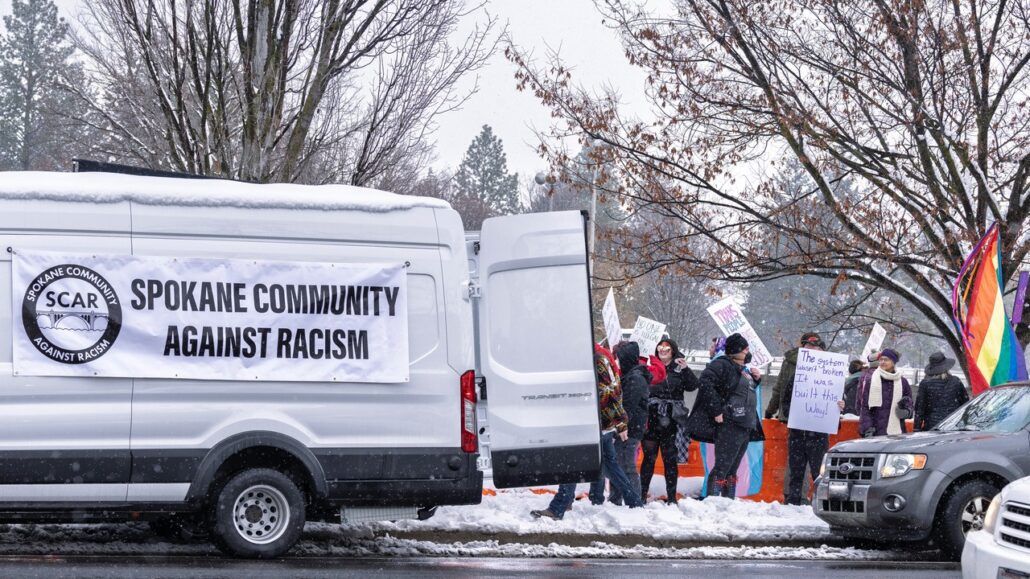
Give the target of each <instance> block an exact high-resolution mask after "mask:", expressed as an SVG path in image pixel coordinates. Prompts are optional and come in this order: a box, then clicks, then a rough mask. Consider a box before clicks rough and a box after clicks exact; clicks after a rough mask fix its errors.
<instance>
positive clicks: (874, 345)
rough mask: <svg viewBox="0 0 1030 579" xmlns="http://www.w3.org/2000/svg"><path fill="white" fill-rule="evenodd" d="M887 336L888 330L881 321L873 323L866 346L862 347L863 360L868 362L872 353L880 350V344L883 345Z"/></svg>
mask: <svg viewBox="0 0 1030 579" xmlns="http://www.w3.org/2000/svg"><path fill="white" fill-rule="evenodd" d="M886 337H887V330H885V329H883V326H881V325H880V324H879V323H876V324H873V329H872V330H869V339H868V340H866V342H865V348H862V362H868V361H869V355H870V354H872V353H873V352H879V351H880V346H883V339H884V338H886Z"/></svg>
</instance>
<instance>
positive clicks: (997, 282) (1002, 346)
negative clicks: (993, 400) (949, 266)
mask: <svg viewBox="0 0 1030 579" xmlns="http://www.w3.org/2000/svg"><path fill="white" fill-rule="evenodd" d="M1000 237H1001V235H1000V230H999V228H998V224H997V223H995V224H994V225H992V226H991V228H990V229H988V230H987V234H986V235H984V236H983V239H981V240H980V241H979V242H978V243H977V244H976V246H975V247H973V251H972V253H970V254H969V257H967V258H966V261H965V263H963V264H962V269H961V270H959V274H958V279H956V280H955V287H954V288H953V289H952V293H951V307H952V316H953V317H954V320H955V326H956V327H957V328H958V333H959V337H960V339H961V340H962V349H963V350H965V354H966V361H967V362H968V366H969V379H970V384H971V386H972V388H973V395H974V396H975V395H977V394H980V393H981V392H983V391H984V390H987V389H988V388H990V387H991V386H997V385H999V384H1005V383H1006V382H1012V381H1015V380H1026V379H1027V373H1026V361H1025V360H1024V359H1023V350H1022V348H1020V347H1019V342H1018V341H1016V333H1015V332H1014V331H1013V329H1012V324H1011V323H1009V317H1008V315H1007V314H1006V313H1005V303H1004V302H1003V301H1002V295H1003V292H1004V290H1005V281H1004V278H1003V277H1002V271H1001V242H1000Z"/></svg>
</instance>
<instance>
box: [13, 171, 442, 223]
mask: <svg viewBox="0 0 1030 579" xmlns="http://www.w3.org/2000/svg"><path fill="white" fill-rule="evenodd" d="M0 199H30V200H47V201H72V202H83V203H118V202H123V201H131V202H133V203H140V204H143V205H175V206H193V207H246V208H261V209H312V210H323V211H333V210H352V211H366V212H372V213H385V212H389V211H399V210H404V209H412V208H415V207H433V208H448V207H450V205H449V204H448V203H447V202H446V201H443V200H441V199H434V198H431V197H415V196H410V195H397V194H394V193H387V192H384V191H376V190H374V189H365V188H363V187H353V186H350V185H319V186H315V185H295V184H288V183H273V184H254V183H241V182H238V181H227V180H221V179H175V178H170V177H141V176H137V175H121V174H115V173H56V172H44V171H7V172H3V173H0Z"/></svg>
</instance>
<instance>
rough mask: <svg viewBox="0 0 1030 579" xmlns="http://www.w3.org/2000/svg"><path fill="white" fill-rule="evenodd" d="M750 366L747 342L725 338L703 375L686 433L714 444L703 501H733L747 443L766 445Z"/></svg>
mask: <svg viewBox="0 0 1030 579" xmlns="http://www.w3.org/2000/svg"><path fill="white" fill-rule="evenodd" d="M750 361H751V352H750V351H749V348H748V343H747V340H745V339H744V337H743V336H741V335H740V334H731V335H730V336H728V337H727V338H726V351H725V355H724V356H720V357H718V358H716V359H714V360H712V361H711V362H709V363H708V366H707V367H705V369H704V371H703V372H701V378H700V382H701V387H700V390H699V391H698V395H697V399H696V400H694V408H693V410H691V412H690V416H689V417H688V418H687V432H688V434H689V435H690V437H691V438H693V439H694V440H698V441H700V442H707V443H714V444H715V465H714V466H713V468H712V470H711V472H710V473H709V474H708V482H707V489H708V490H707V496H710V497H712V496H722V497H726V498H730V499H732V498H734V497H735V495H736V489H737V475H736V472H737V469H738V468H739V467H740V462H741V461H742V460H743V459H744V453H745V452H746V451H747V445H748V443H749V442H752V441H758V440H765V433H764V432H763V431H762V421H761V420H759V416H758V393H757V392H756V391H755V389H756V388H757V386H758V383H759V381H760V380H761V379H762V373H761V372H760V371H758V369H757V368H752V369H750V370H747V369H745V367H746V366H747V364H748V363H749V362H750Z"/></svg>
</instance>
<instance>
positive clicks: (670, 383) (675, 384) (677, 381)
mask: <svg viewBox="0 0 1030 579" xmlns="http://www.w3.org/2000/svg"><path fill="white" fill-rule="evenodd" d="M664 341H665V342H668V343H669V345H670V346H672V351H673V352H674V353H673V359H672V361H671V362H669V363H668V364H666V365H665V379H664V380H662V381H661V382H658V383H657V384H654V385H652V386H651V400H655V399H658V400H680V401H682V400H683V394H684V393H685V392H693V391H694V390H697V387H698V386H700V382H698V381H697V376H696V375H695V374H694V371H693V370H691V369H690V368H684V369H683V370H682V371H680V372H677V371H676V368H677V366H676V358H681V357H683V354H681V353H680V351H679V347H678V346H677V345H676V342H673V341H672V340H668V339H667V340H664Z"/></svg>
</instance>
